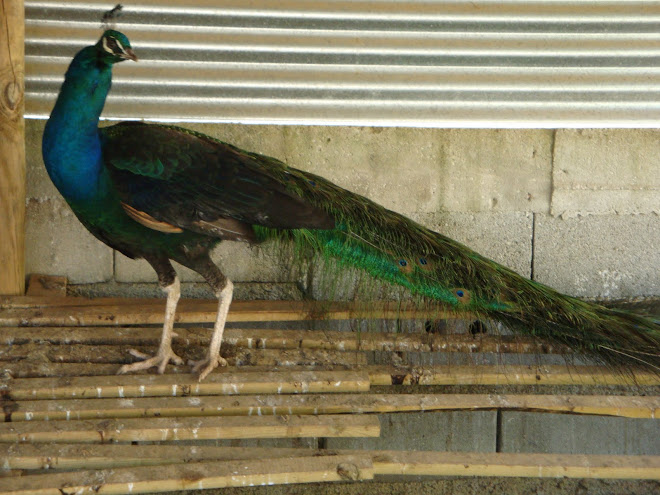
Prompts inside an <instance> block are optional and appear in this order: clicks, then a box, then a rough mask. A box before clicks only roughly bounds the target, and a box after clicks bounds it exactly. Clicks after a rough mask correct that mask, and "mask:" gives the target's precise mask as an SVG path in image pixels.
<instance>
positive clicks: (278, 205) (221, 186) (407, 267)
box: [43, 29, 660, 380]
mask: <svg viewBox="0 0 660 495" xmlns="http://www.w3.org/2000/svg"><path fill="white" fill-rule="evenodd" d="M125 60H132V61H137V60H138V59H137V56H136V55H135V53H134V52H133V50H132V48H131V43H130V41H129V40H128V38H127V37H126V36H125V35H124V34H123V33H121V32H119V31H117V30H115V29H107V30H106V31H105V32H104V33H103V35H102V36H101V38H100V39H99V40H98V42H97V43H96V44H95V45H92V46H88V47H86V48H83V49H82V50H81V51H80V52H78V54H77V55H76V56H75V57H74V58H73V61H72V62H71V64H70V66H69V68H68V70H67V72H66V77H65V81H64V83H63V84H62V87H61V90H60V92H59V95H58V98H57V102H56V103H55V107H54V109H53V111H52V113H51V115H50V118H49V120H48V122H47V124H46V127H45V131H44V135H43V158H44V162H45V165H46V168H47V170H48V173H49V175H50V177H51V179H52V181H53V183H54V184H55V186H56V187H57V188H58V190H59V191H60V193H61V194H62V196H63V197H64V198H65V199H66V201H67V202H68V204H69V205H70V207H71V209H72V210H73V212H74V213H75V215H76V216H77V217H78V219H79V220H80V221H81V222H82V223H83V225H84V226H85V227H86V228H87V229H88V230H89V231H90V232H91V233H92V234H93V235H94V236H96V237H97V238H98V239H100V240H101V241H103V242H104V243H106V244H107V245H108V246H110V247H111V248H113V249H115V250H117V251H120V252H121V253H123V254H124V255H126V256H128V257H130V258H144V259H145V260H146V261H147V262H148V263H149V264H150V265H151V266H152V267H153V268H154V270H155V271H156V273H157V275H158V281H159V285H160V287H161V288H162V290H163V291H164V292H165V293H166V295H167V300H166V310H165V319H164V325H163V332H162V338H161V342H160V346H159V349H158V351H157V354H156V355H155V356H151V357H149V356H146V355H143V354H141V353H138V352H137V351H133V353H134V354H135V355H136V356H139V357H140V358H141V359H142V360H141V361H137V362H134V363H132V364H128V365H124V366H122V367H121V369H120V370H119V373H127V372H133V371H136V370H142V369H148V368H151V367H156V368H157V370H158V372H159V373H163V372H164V370H165V368H166V366H167V364H168V363H170V362H172V363H175V364H182V363H183V360H182V359H181V358H180V357H179V356H177V355H176V354H175V353H174V352H173V350H172V347H171V341H172V328H173V323H174V315H175V311H176V306H177V302H178V300H179V298H180V282H179V279H178V278H177V274H176V272H175V270H174V268H173V267H172V264H171V260H174V261H177V262H178V263H180V264H181V265H184V266H186V267H188V268H191V269H192V270H194V271H196V272H198V273H199V274H201V275H202V276H203V277H204V279H205V280H206V282H208V284H209V285H210V286H211V288H212V290H213V292H214V294H215V295H216V297H217V299H218V310H217V317H216V321H215V324H214V330H213V335H212V339H211V343H210V346H209V348H208V353H207V354H206V357H205V358H204V359H202V360H200V361H197V362H193V363H192V369H193V372H194V373H197V374H198V376H199V379H200V380H202V379H204V377H206V376H207V375H208V374H209V373H210V372H211V371H213V370H214V369H215V368H216V367H217V366H219V365H222V366H224V365H226V364H227V363H226V361H225V360H224V359H223V358H222V357H221V356H220V344H221V341H222V335H223V330H224V327H225V321H226V318H227V312H228V310H229V306H230V304H231V301H232V294H233V285H232V282H231V281H230V280H228V279H227V277H225V276H224V275H223V273H222V272H221V271H220V269H219V268H218V267H217V266H216V265H215V264H214V263H213V262H212V261H211V258H210V255H209V253H210V251H211V250H212V249H213V248H214V246H216V245H217V244H218V243H219V242H221V241H223V240H231V241H242V242H246V243H261V242H264V241H268V240H271V241H274V242H277V243H280V244H282V245H295V246H297V248H298V249H303V250H306V251H308V252H313V253H316V254H317V255H320V258H322V259H330V260H336V262H337V263H338V264H339V265H340V266H343V267H353V268H357V269H359V270H361V271H362V272H364V273H366V274H368V275H369V276H371V277H374V278H375V279H377V280H380V281H382V282H387V283H389V284H393V285H394V286H398V287H401V288H404V289H405V290H406V293H409V294H411V297H414V298H416V299H417V300H419V301H426V302H428V303H430V304H437V305H442V306H444V307H447V308H449V309H450V310H453V311H456V312H459V313H460V312H469V313H470V314H471V315H473V314H476V315H478V316H479V317H481V318H485V319H492V320H495V321H499V322H501V323H502V324H504V325H505V326H507V327H508V328H510V329H512V330H513V331H516V332H518V333H522V334H527V335H532V336H535V337H539V338H543V339H547V340H549V341H552V342H554V343H560V344H564V345H567V346H569V347H570V348H572V349H574V350H576V351H578V352H581V353H584V354H587V355H590V356H591V357H594V358H596V359H597V360H599V361H600V362H602V363H605V364H607V365H611V366H613V367H616V368H618V369H624V370H633V369H634V368H638V367H641V368H644V369H647V370H649V369H650V370H654V371H656V372H657V371H658V370H660V323H659V322H657V321H654V320H652V319H647V318H644V317H642V316H639V315H635V314H631V313H628V312H624V311H620V310H615V309H608V308H606V307H603V306H601V305H598V304H594V303H590V302H586V301H583V300H579V299H577V298H574V297H570V296H567V295H563V294H561V293H559V292H557V291H555V290H553V289H551V288H550V287H547V286H545V285H542V284H540V283H537V282H534V281H532V280H529V279H526V278H524V277H521V276H520V275H518V274H516V273H515V272H513V271H512V270H510V269H508V268H506V267H504V266H502V265H499V264H497V263H495V262H494V261H491V260H490V259H488V258H486V257H484V256H481V255H479V254H477V253H476V252H474V251H473V250H471V249H469V248H468V247H466V246H464V245H462V244H460V243H458V242H456V241H454V240H452V239H450V238H448V237H446V236H444V235H442V234H439V233H437V232H433V231H431V230H429V229H427V228H425V227H423V226H422V225H420V224H418V223H415V222H414V221H412V220H410V219H408V218H406V217H404V216H402V215H400V214H398V213H396V212H394V211H390V210H388V209H386V208H384V207H382V206H380V205H378V204H376V203H374V202H372V201H370V200H369V199H367V198H365V197H363V196H360V195H358V194H355V193H352V192H350V191H347V190H346V189H343V188H341V187H339V186H337V185H335V184H333V183H331V182H330V181H328V180H326V179H324V178H322V177H319V176H318V175H314V174H311V173H308V172H304V171H302V170H297V169H295V168H292V167H289V166H287V165H286V164H285V163H283V162H281V161H279V160H277V159H275V158H271V157H268V156H264V155H260V154H257V153H251V152H249V151H244V150H241V149H239V148H237V147H235V146H232V145H231V144H228V143H225V142H222V141H220V140H218V139H215V138H213V137H209V136H206V135H204V134H201V133H199V132H194V131H192V130H187V129H184V128H180V127H176V126H173V125H162V124H147V123H142V122H122V123H119V124H116V125H113V126H109V127H104V128H99V127H98V123H99V116H100V114H101V111H102V110H103V106H104V103H105V100H106V97H107V95H108V92H109V91H110V86H111V79H112V68H113V66H114V64H116V63H119V62H123V61H125ZM296 252H298V251H296Z"/></svg>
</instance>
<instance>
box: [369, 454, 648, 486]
mask: <svg viewBox="0 0 660 495" xmlns="http://www.w3.org/2000/svg"><path fill="white" fill-rule="evenodd" d="M374 454H375V455H374V471H375V473H376V474H387V475H409V476H505V477H527V478H610V479H649V480H657V479H660V456H637V455H630V456H621V455H581V454H531V453H522V454H519V453H515V454H510V453H466V452H413V451H408V452H395V451H390V452H378V453H377V454H376V453H375V452H374Z"/></svg>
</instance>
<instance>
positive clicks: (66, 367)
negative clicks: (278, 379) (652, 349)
mask: <svg viewBox="0 0 660 495" xmlns="http://www.w3.org/2000/svg"><path fill="white" fill-rule="evenodd" d="M351 369H353V367H349V368H347V367H346V366H334V365H321V366H283V367H281V368H280V372H286V371H288V372H296V373H298V372H315V373H324V374H325V375H324V376H327V377H328V379H330V380H332V381H336V380H335V379H337V378H339V375H336V374H337V373H340V372H349V373H350V370H351ZM2 370H3V371H4V373H5V374H6V375H7V376H11V377H13V378H14V379H12V380H10V381H9V382H8V386H9V388H10V389H11V386H12V384H14V383H17V382H18V383H28V382H20V380H51V381H52V382H53V383H57V382H62V379H64V378H66V379H69V380H73V379H78V378H80V379H86V380H91V381H90V382H89V389H88V392H87V393H88V394H91V396H95V395H94V394H95V391H96V387H95V386H94V385H93V384H95V383H96V384H99V385H104V384H105V383H107V382H105V380H106V379H108V380H112V379H113V377H112V376H111V375H114V374H115V373H116V372H117V365H115V364H84V363H50V362H47V363H44V362H38V361H27V360H24V361H19V362H10V363H2ZM275 371H277V369H273V368H272V367H270V368H269V367H262V366H245V367H238V368H237V367H229V368H223V369H222V370H220V371H216V372H214V373H211V374H210V375H209V377H208V378H206V379H205V380H204V381H203V382H202V383H201V384H197V382H196V381H195V378H194V377H193V376H191V374H190V367H189V366H168V368H167V369H166V374H165V375H160V378H157V377H156V376H154V375H153V371H141V372H138V373H136V374H135V375H131V376H132V377H133V378H130V379H129V380H126V381H124V383H126V384H128V388H127V389H126V390H131V391H132V392H131V393H135V390H134V388H131V387H134V385H135V384H134V383H133V382H131V381H130V380H131V379H138V378H140V379H153V380H155V381H154V382H153V384H151V383H150V384H149V386H146V385H145V387H146V388H145V389H144V393H145V394H148V395H149V396H156V395H159V394H162V395H171V387H172V385H173V383H175V382H177V381H179V382H181V383H182V384H184V389H185V390H188V389H187V388H185V387H191V386H192V387H195V388H194V390H195V391H196V393H200V394H203V395H214V394H216V393H224V392H222V390H223V389H222V387H223V386H222V385H219V384H214V382H215V380H216V378H215V377H216V376H220V375H222V374H225V373H227V374H229V373H231V374H234V375H235V374H237V373H238V374H241V373H248V374H258V373H269V372H275ZM353 373H358V374H361V373H362V374H363V375H361V376H360V378H359V380H358V381H356V382H354V383H353V384H352V385H351V386H352V387H355V388H356V390H360V391H367V390H368V389H369V385H374V386H376V385H378V386H392V385H494V386H507V385H543V386H546V385H626V386H630V385H643V386H646V385H660V377H659V376H658V375H656V374H654V373H648V372H636V373H635V376H634V378H633V377H630V376H627V375H623V374H621V373H618V372H616V371H612V370H611V369H609V368H606V367H601V366H568V365H564V366H562V365H541V366H518V365H500V366H491V365H438V366H384V365H367V366H359V367H358V368H357V369H355V371H353ZM333 376H334V377H335V378H332V377H333ZM149 377H151V378H149ZM174 377H179V378H174ZM123 378H124V379H126V378H128V376H125V377H123ZM159 379H162V380H164V381H163V382H158V381H157V380H159ZM171 380H174V382H172V381H171ZM342 380H343V378H342ZM363 380H364V381H363ZM34 383H36V382H34ZM113 383H114V385H113V386H114V387H120V386H122V385H121V383H119V382H117V383H115V382H113ZM207 384H208V385H207ZM198 385H199V386H201V388H199V387H198ZM346 385H348V384H346ZM24 386H25V385H21V386H20V387H21V389H20V390H17V393H19V394H20V396H14V398H15V399H17V400H18V399H31V398H35V397H33V396H30V395H29V394H32V393H35V394H38V395H39V398H42V399H49V398H51V397H50V396H49V394H51V393H57V394H60V393H62V394H63V395H61V398H70V397H71V396H70V395H66V394H68V393H71V392H72V391H73V392H76V390H75V389H70V390H69V391H67V390H66V388H62V387H60V386H57V388H56V390H55V391H53V392H51V391H50V389H51V387H52V386H51V385H48V382H47V381H46V382H43V384H41V385H39V386H38V387H36V388H34V389H33V390H25V389H23V387H24ZM138 386H139V385H138ZM254 386H256V385H254ZM254 386H253V385H250V386H249V387H243V386H241V387H242V388H241V389H240V390H243V391H242V392H241V393H245V394H249V393H272V392H261V391H260V390H257V389H255V388H252V387H254ZM319 386H320V385H319ZM44 387H45V388H44ZM287 387H289V385H287ZM315 387H316V385H314V387H310V390H314V391H319V392H321V391H322V390H317V389H316V388H315ZM226 389H227V388H226V387H225V390H226ZM117 390H118V389H117ZM117 390H116V391H115V392H114V393H115V394H118V393H119V392H118V391H117ZM250 390H252V391H250ZM282 390H290V388H283V389H282ZM296 390H297V392H299V391H300V390H299V389H296ZM168 391H170V394H168ZM339 391H340V390H337V392H339ZM341 391H346V392H350V391H351V390H341ZM76 393H78V392H76ZM104 393H106V392H104ZM285 393H289V392H285ZM114 396H115V397H117V395H114ZM137 396H138V397H139V396H140V395H137Z"/></svg>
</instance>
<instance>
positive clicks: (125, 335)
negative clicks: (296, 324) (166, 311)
mask: <svg viewBox="0 0 660 495" xmlns="http://www.w3.org/2000/svg"><path fill="white" fill-rule="evenodd" d="M161 333H162V330H161V329H160V328H153V327H142V328H140V327H137V328H136V327H131V328H126V327H116V328H115V327H113V328H105V327H80V328H75V327H73V328H72V327H32V328H25V327H4V328H0V345H12V346H18V345H25V344H30V343H38V344H42V343H50V344H56V345H73V344H80V345H130V346H136V345H151V346H158V344H159V342H160V336H161ZM176 333H177V336H176V337H174V340H173V342H174V345H179V346H186V347H190V346H204V347H205V346H208V345H209V343H210V337H211V329H209V328H199V327H197V328H177V329H176ZM223 342H225V343H227V344H231V345H235V346H237V347H243V348H247V349H324V350H334V351H393V352H394V351H396V352H470V353H474V352H497V353H540V354H560V353H561V354H563V353H566V352H569V350H568V349H567V348H565V347H563V346H559V345H552V344H548V343H546V342H542V341H540V340H538V339H533V338H529V337H520V336H515V335H484V334H480V335H477V336H473V335H466V334H448V335H429V334H417V333H389V332H359V333H358V332H340V331H330V330H272V329H242V328H228V329H226V330H225V334H224V338H223Z"/></svg>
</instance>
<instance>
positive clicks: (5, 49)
mask: <svg viewBox="0 0 660 495" xmlns="http://www.w3.org/2000/svg"><path fill="white" fill-rule="evenodd" d="M2 14H3V15H2V18H3V21H2V22H0V47H2V49H0V143H1V145H0V267H2V276H0V294H23V292H25V122H24V120H23V112H24V107H25V104H24V74H25V60H24V59H25V43H24V37H25V28H24V8H23V1H22V0H8V1H4V2H2ZM5 16H6V17H5Z"/></svg>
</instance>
